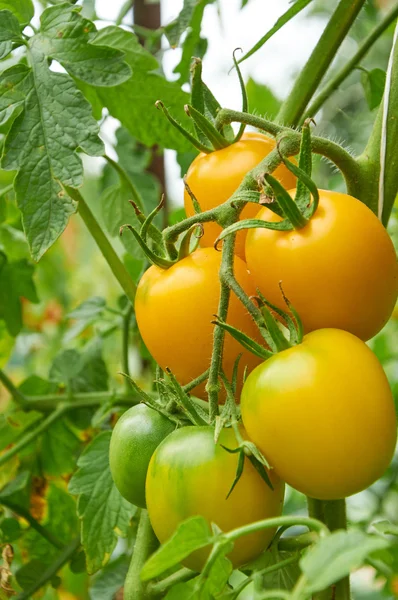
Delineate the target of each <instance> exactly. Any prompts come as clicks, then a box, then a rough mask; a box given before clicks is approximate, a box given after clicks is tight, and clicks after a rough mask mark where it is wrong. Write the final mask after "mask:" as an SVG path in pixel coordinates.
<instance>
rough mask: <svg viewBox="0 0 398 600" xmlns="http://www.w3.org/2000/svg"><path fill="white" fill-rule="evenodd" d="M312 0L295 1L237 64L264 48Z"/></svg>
mask: <svg viewBox="0 0 398 600" xmlns="http://www.w3.org/2000/svg"><path fill="white" fill-rule="evenodd" d="M311 1H312V0H297V2H295V3H294V4H293V5H292V6H291V7H290V8H289V9H288V10H287V11H286V12H285V13H284V14H283V15H282V16H281V17H279V19H278V20H277V22H276V23H275V25H274V26H273V27H271V29H270V30H269V31H267V33H266V34H265V35H264V36H263V37H262V38H261V39H260V40H259V41H258V42H257V44H254V46H253V48H251V50H249V52H247V53H246V54H245V55H244V56H243V57H242V58H241V59H240V60H238V63H239V64H240V63H241V62H243V61H244V60H246V59H247V58H249V56H252V55H253V54H254V53H255V52H257V50H259V49H260V48H261V47H262V46H264V44H265V42H267V41H268V40H269V39H270V38H272V36H273V35H274V34H275V33H277V32H278V31H279V30H280V29H281V28H282V27H283V26H284V25H286V23H288V22H289V21H290V20H291V19H292V18H293V17H295V16H296V15H297V14H298V13H299V12H300V11H302V10H303V8H305V7H306V6H308V4H309V3H310V2H311Z"/></svg>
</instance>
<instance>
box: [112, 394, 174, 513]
mask: <svg viewBox="0 0 398 600" xmlns="http://www.w3.org/2000/svg"><path fill="white" fill-rule="evenodd" d="M174 429H175V425H174V423H172V422H171V421H169V419H167V418H166V417H164V416H163V415H161V414H159V413H158V412H157V411H156V410H154V409H152V408H149V406H146V405H145V404H137V406H133V407H132V408H129V409H128V410H127V411H126V412H125V413H124V414H123V415H122V416H121V417H120V419H119V420H118V422H117V423H116V425H115V428H114V430H113V432H112V437H111V444H110V448H109V463H110V468H111V474H112V478H113V481H114V482H115V485H116V487H117V489H118V490H119V492H120V493H121V495H122V496H123V498H126V500H128V501H129V502H131V503H132V504H135V505H136V506H140V507H141V508H145V506H146V504H145V479H146V474H147V470H148V464H149V461H150V459H151V456H152V454H153V453H154V451H155V449H156V448H157V446H158V445H159V444H160V442H161V441H163V440H164V438H165V437H166V436H167V435H169V433H171V432H172V431H173V430H174Z"/></svg>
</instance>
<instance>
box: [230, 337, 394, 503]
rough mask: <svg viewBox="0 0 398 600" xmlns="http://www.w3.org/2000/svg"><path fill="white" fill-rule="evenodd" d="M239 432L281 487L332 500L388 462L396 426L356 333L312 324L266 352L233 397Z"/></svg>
mask: <svg viewBox="0 0 398 600" xmlns="http://www.w3.org/2000/svg"><path fill="white" fill-rule="evenodd" d="M241 408H242V419H243V423H244V426H245V428H246V431H247V433H248V435H249V437H250V439H252V440H253V442H254V443H255V444H256V445H257V446H258V448H260V450H261V451H262V452H263V454H264V456H265V457H266V458H267V459H268V461H269V463H270V464H271V465H272V466H273V467H274V468H275V470H276V472H277V473H278V475H279V476H280V477H282V478H283V479H284V481H286V482H287V483H288V484H289V485H291V486H292V487H294V488H296V489H297V490H299V491H300V492H303V493H304V494H306V495H307V496H310V497H312V498H319V499H321V500H335V499H338V498H344V497H346V496H350V495H351V494H355V493H356V492H360V491H361V490H364V489H365V488H367V487H368V486H369V485H371V484H372V483H373V482H374V481H376V480H377V479H378V478H379V477H381V475H383V473H384V471H385V470H386V468H387V467H388V464H389V462H390V460H391V458H392V456H393V454H394V448H395V443H396V434H397V424H396V415H395V408H394V401H393V397H392V394H391V390H390V386H389V384H388V381H387V377H386V375H385V373H384V371H383V369H382V367H381V365H380V363H379V361H378V360H377V358H376V356H375V355H374V354H373V352H372V351H371V350H370V349H369V348H368V346H367V345H366V344H365V343H364V342H362V340H360V339H359V338H357V337H355V336H354V335H352V334H351V333H348V332H347V331H342V330H339V329H319V330H318V331H313V332H312V333H309V334H308V335H306V336H304V339H303V342H302V343H301V344H299V345H297V346H293V347H292V348H289V349H288V350H284V351H282V352H280V353H279V354H276V355H275V356H273V357H271V358H269V359H268V360H267V361H265V362H264V363H262V364H261V365H260V366H258V367H257V368H256V369H255V370H254V371H253V372H252V373H251V374H250V375H249V377H248V378H247V380H246V382H245V384H244V386H243V390H242V396H241Z"/></svg>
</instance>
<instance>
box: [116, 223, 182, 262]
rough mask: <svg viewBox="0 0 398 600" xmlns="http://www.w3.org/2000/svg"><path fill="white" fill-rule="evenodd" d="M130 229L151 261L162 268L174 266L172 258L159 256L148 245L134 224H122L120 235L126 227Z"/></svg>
mask: <svg viewBox="0 0 398 600" xmlns="http://www.w3.org/2000/svg"><path fill="white" fill-rule="evenodd" d="M126 228H127V229H129V230H130V231H131V233H132V234H133V235H134V237H135V239H136V240H137V242H138V243H139V245H140V246H141V248H142V250H143V252H144V254H145V256H146V257H147V258H148V260H150V261H151V263H153V264H154V265H156V266H158V267H160V268H161V269H169V268H170V267H172V266H173V265H174V264H175V262H174V261H172V260H167V258H163V257H162V256H158V255H157V254H155V253H154V252H153V251H152V250H151V249H150V248H149V246H148V244H146V243H145V242H144V240H143V239H142V237H141V236H140V234H139V233H138V231H136V230H135V229H134V227H133V226H132V225H128V224H126V225H122V226H121V228H120V231H119V234H120V235H123V232H124V230H125V229H126Z"/></svg>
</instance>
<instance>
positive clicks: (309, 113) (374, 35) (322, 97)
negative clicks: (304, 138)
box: [302, 4, 398, 121]
mask: <svg viewBox="0 0 398 600" xmlns="http://www.w3.org/2000/svg"><path fill="white" fill-rule="evenodd" d="M397 17H398V4H397V5H396V6H393V7H392V8H391V10H390V12H388V13H387V14H386V16H385V17H384V19H383V20H382V21H381V22H380V23H379V24H378V25H377V27H375V28H374V30H373V31H372V32H371V33H370V34H369V35H368V37H367V38H365V40H364V41H363V42H362V44H361V45H360V46H359V48H358V50H357V52H356V53H355V54H354V56H353V57H352V58H351V59H350V60H349V61H348V62H347V63H346V64H345V65H344V67H343V68H342V69H341V70H340V71H339V72H338V73H337V74H336V75H335V76H334V77H333V78H332V79H331V80H330V81H329V82H328V83H327V84H326V86H325V87H324V88H323V89H322V90H321V91H320V93H319V94H318V96H316V98H315V99H314V101H313V102H312V103H311V104H310V106H309V107H308V108H307V110H306V117H315V115H316V113H317V112H318V111H319V109H320V108H321V107H322V106H323V104H324V103H325V101H326V100H327V99H328V98H329V97H330V96H331V94H332V93H333V92H334V91H335V90H337V89H338V88H339V87H340V85H341V84H342V82H343V81H344V80H345V79H346V78H347V77H348V75H350V73H352V71H353V70H354V69H355V68H356V67H357V66H358V65H359V63H360V61H361V60H362V58H363V57H364V56H365V55H366V54H367V53H368V51H369V50H370V48H371V47H372V46H373V44H374V43H375V42H376V41H377V40H378V39H379V37H380V36H381V35H382V34H383V33H384V32H385V30H386V29H387V28H388V27H389V26H390V25H391V23H392V22H393V21H394V20H395V19H396V18H397ZM302 120H303V121H304V118H303V119H302Z"/></svg>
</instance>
